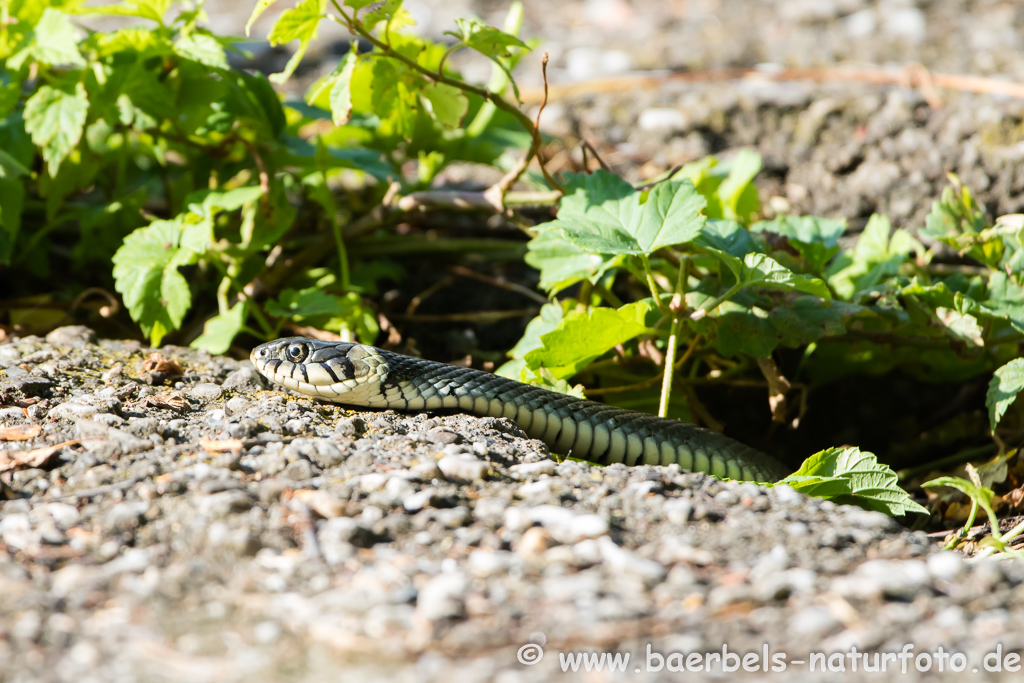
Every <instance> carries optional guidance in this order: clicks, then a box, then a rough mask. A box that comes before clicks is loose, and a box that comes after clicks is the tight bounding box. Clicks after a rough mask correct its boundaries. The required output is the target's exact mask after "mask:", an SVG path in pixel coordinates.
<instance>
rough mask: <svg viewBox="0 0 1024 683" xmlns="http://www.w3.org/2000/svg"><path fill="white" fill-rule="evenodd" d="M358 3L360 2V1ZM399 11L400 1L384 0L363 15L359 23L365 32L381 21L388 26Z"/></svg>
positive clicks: (400, 7)
mask: <svg viewBox="0 0 1024 683" xmlns="http://www.w3.org/2000/svg"><path fill="white" fill-rule="evenodd" d="M359 1H360V2H361V0H359ZM346 4H349V3H346ZM401 9H402V0H384V2H382V3H380V5H379V6H377V7H376V8H375V9H372V10H370V11H369V12H367V13H366V14H364V15H363V16H362V18H361V19H360V21H361V22H362V24H363V27H364V28H365V29H366V30H367V31H369V30H372V29H373V28H374V27H375V26H376V25H377V24H379V23H380V22H382V21H383V22H385V23H386V24H387V25H389V26H390V24H391V22H392V20H394V19H395V18H396V15H398V13H399V12H400V11H401Z"/></svg>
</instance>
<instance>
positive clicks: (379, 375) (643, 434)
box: [250, 337, 788, 482]
mask: <svg viewBox="0 0 1024 683" xmlns="http://www.w3.org/2000/svg"><path fill="white" fill-rule="evenodd" d="M250 358H251V360H252V362H253V365H255V366H256V369H257V370H259V372H260V373H261V374H263V375H264V376H265V377H266V378H267V379H269V380H270V381H271V382H275V383H277V384H280V385H282V386H285V387H288V388H289V389H291V390H293V391H296V392H298V393H300V394H305V395H307V396H312V397H314V398H319V399H322V400H324V401H330V402H332V403H342V404H345V405H348V406H353V407H366V408H393V409H396V410H412V411H422V410H442V409H454V410H461V411H465V412H467V413H472V414H474V415H480V416H484V417H506V418H508V419H510V420H513V421H515V422H516V424H518V425H519V426H520V428H522V430H523V431H524V432H526V433H527V434H528V435H529V436H530V438H533V439H540V440H541V441H543V442H544V443H546V444H547V445H548V447H549V448H551V450H552V451H554V452H556V453H561V454H566V455H571V456H572V457H575V458H580V459H583V460H589V461H590V462H595V463H598V464H602V465H607V464H611V463H617V462H621V463H625V464H626V465H669V464H671V463H678V464H679V466H680V467H682V468H683V469H686V470H692V471H699V472H707V473H708V474H711V475H714V476H716V477H719V478H730V479H740V480H748V481H759V482H774V481H778V480H779V479H782V478H783V477H785V476H786V475H787V474H788V471H787V469H786V468H785V467H784V466H783V465H782V463H780V462H778V461H777V460H775V459H774V458H772V457H771V456H768V455H765V454H764V453H761V452H759V451H757V450H754V449H753V448H750V447H749V446H745V445H743V444H741V443H740V442H738V441H735V440H733V439H730V438H729V437H727V436H723V435H722V434H718V433H716V432H712V431H710V430H707V429H703V428H701V427H697V426H695V425H691V424H687V423H685V422H680V421H678V420H672V419H667V418H662V417H656V416H654V415H648V414H647V413H638V412H635V411H632V410H625V409H623V408H615V407H613V406H609V405H606V404H604V403H597V402H595V401H587V400H583V399H579V398H576V397H574V396H566V395H565V394H559V393H556V392H553V391H548V390H547V389H541V388H540V387H534V386H530V385H528V384H522V383H521V382H516V381H514V380H511V379H506V378H504V377H498V376H497V375H492V374H490V373H487V372H482V371H480V370H473V369H471V368H462V367H457V366H454V365H447V364H445V363H438V362H435V361H429V360H422V359H420V358H412V357H410V356H403V355H401V354H397V353H391V352H390V351H384V350H383V349H378V348H376V347H373V346H366V345H364V344H350V343H346V342H323V341H317V340H314V339H304V338H301V337H290V338H286V339H278V340H276V341H272V342H268V343H266V344H262V345H260V346H258V347H256V348H255V349H253V351H252V355H251V356H250Z"/></svg>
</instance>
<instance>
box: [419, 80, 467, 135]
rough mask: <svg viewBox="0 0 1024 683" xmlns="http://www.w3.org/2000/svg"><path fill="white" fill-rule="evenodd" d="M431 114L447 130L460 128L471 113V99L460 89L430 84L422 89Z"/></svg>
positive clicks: (422, 95)
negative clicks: (467, 114)
mask: <svg viewBox="0 0 1024 683" xmlns="http://www.w3.org/2000/svg"><path fill="white" fill-rule="evenodd" d="M420 96H421V97H422V98H423V101H424V103H425V104H426V106H427V110H428V111H429V112H430V114H431V115H432V116H433V117H434V118H435V119H437V122H438V123H440V124H441V125H442V126H444V127H446V128H458V127H459V126H460V125H462V117H463V116H465V115H466V112H468V111H469V98H468V97H466V95H465V93H463V92H462V91H461V90H459V89H458V88H456V87H454V86H451V85H447V84H445V83H428V84H427V85H425V86H423V88H421V89H420Z"/></svg>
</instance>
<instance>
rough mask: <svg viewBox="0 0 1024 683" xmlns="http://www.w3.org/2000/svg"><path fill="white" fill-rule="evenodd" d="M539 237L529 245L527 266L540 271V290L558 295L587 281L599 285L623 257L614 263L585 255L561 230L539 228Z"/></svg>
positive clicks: (587, 252) (542, 226) (616, 259)
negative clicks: (595, 282)
mask: <svg viewBox="0 0 1024 683" xmlns="http://www.w3.org/2000/svg"><path fill="white" fill-rule="evenodd" d="M536 230H537V236H536V237H534V238H533V239H532V240H530V241H529V243H528V244H527V245H526V248H527V253H526V262H527V263H528V264H530V265H531V266H533V267H534V268H537V269H538V270H540V286H541V288H543V289H545V290H547V291H548V293H549V294H556V293H558V292H560V291H562V290H563V289H565V288H566V287H569V286H571V285H574V284H576V283H577V282H579V281H580V280H583V279H584V278H586V279H588V280H590V281H591V282H594V281H596V280H597V279H598V278H599V277H601V275H603V274H604V273H605V271H607V270H608V269H609V268H613V267H616V266H618V265H620V264H621V259H622V258H623V257H621V256H617V257H614V258H611V259H608V258H605V257H604V256H601V255H600V254H594V253H592V252H589V251H584V250H582V249H580V248H579V247H577V246H576V245H575V244H573V243H572V242H570V241H569V240H567V239H566V238H565V236H564V235H563V234H562V231H561V230H559V229H558V228H553V229H552V228H548V227H547V225H546V224H541V225H539V226H537V228H536Z"/></svg>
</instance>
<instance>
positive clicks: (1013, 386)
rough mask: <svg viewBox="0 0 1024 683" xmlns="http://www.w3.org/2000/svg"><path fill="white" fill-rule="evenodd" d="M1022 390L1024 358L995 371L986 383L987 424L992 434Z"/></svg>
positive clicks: (1023, 387)
mask: <svg viewBox="0 0 1024 683" xmlns="http://www.w3.org/2000/svg"><path fill="white" fill-rule="evenodd" d="M1022 390H1024V358H1015V359H1013V360H1011V361H1010V362H1009V363H1007V364H1006V365H1004V366H1002V367H1001V368H999V369H998V370H996V371H995V374H994V375H993V376H992V380H991V381H990V382H989V383H988V394H987V395H986V397H985V404H986V405H987V406H988V423H989V426H990V427H991V428H992V431H993V432H994V431H995V430H996V427H997V426H998V425H999V421H1000V420H1002V419H1003V415H1005V414H1006V410H1007V409H1008V408H1009V407H1010V406H1011V405H1013V402H1014V401H1016V400H1017V395H1018V394H1020V392H1021V391H1022Z"/></svg>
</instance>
